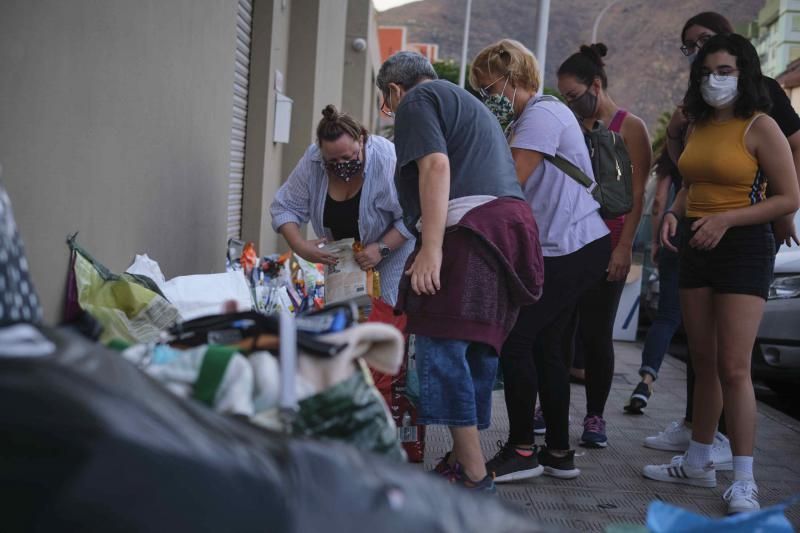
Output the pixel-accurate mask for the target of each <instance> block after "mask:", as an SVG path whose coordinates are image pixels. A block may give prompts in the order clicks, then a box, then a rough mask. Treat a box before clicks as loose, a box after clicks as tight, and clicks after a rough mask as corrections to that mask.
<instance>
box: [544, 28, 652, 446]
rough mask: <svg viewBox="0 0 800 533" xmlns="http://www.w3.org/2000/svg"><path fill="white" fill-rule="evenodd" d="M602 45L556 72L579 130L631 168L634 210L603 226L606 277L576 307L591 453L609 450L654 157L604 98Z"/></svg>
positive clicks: (642, 131)
mask: <svg viewBox="0 0 800 533" xmlns="http://www.w3.org/2000/svg"><path fill="white" fill-rule="evenodd" d="M607 52H608V49H607V48H606V46H605V45H604V44H602V43H597V44H593V45H591V46H581V48H580V51H578V52H576V53H575V54H572V55H571V56H570V57H569V58H567V60H566V61H564V62H563V63H562V64H561V66H560V67H559V68H558V89H559V91H560V92H561V94H562V95H563V96H564V98H565V99H566V101H567V105H568V106H569V107H570V108H571V109H572V111H573V112H574V113H575V114H576V115H577V116H578V119H579V120H580V121H581V123H582V125H583V127H584V128H585V129H587V130H591V129H592V127H593V126H594V124H595V122H597V121H601V122H603V123H604V124H606V125H607V127H608V129H609V130H611V131H613V132H616V133H619V135H620V136H621V137H622V140H623V142H624V143H625V146H626V148H627V149H628V153H629V154H630V157H631V163H632V164H633V209H632V210H631V212H630V213H628V214H627V215H625V216H621V217H618V218H614V219H611V220H606V221H605V222H606V225H607V226H608V228H609V230H610V231H611V249H612V252H611V259H610V260H609V263H608V276H607V277H606V278H605V279H603V280H600V281H599V282H598V283H596V284H595V285H594V286H593V287H592V288H591V289H590V290H589V291H587V292H586V293H585V294H584V295H583V296H582V298H581V300H580V302H579V303H578V309H577V321H576V323H577V335H576V341H577V342H576V347H577V349H578V350H581V351H582V354H583V361H584V365H585V368H586V372H585V375H586V417H585V418H584V420H583V426H584V431H583V435H582V437H581V444H582V445H584V446H588V447H593V448H604V447H606V446H607V445H608V438H607V437H606V431H605V424H606V423H605V420H604V419H603V411H604V410H605V405H606V401H607V400H608V394H609V392H610V391H611V381H612V379H613V377H614V342H613V338H612V333H613V330H614V319H615V317H616V315H617V308H618V307H619V300H620V296H621V295H622V289H623V288H624V287H625V278H626V277H627V276H628V271H629V270H630V268H631V258H632V254H633V240H634V238H635V236H636V228H637V227H638V226H639V221H640V220H641V218H642V204H643V199H644V187H645V183H646V182H647V177H648V173H649V172H650V165H651V161H652V157H653V152H652V149H651V147H650V138H649V136H648V134H647V127H646V126H645V124H644V121H642V119H640V118H639V117H637V116H636V115H634V114H632V113H630V112H628V111H626V110H624V109H622V108H620V107H619V106H618V105H617V104H616V103H615V102H614V100H613V99H612V98H611V96H610V95H609V94H608V91H607V89H608V77H607V76H606V72H605V63H604V62H603V58H604V57H605V56H606V54H607Z"/></svg>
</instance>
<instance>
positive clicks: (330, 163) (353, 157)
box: [322, 148, 361, 170]
mask: <svg viewBox="0 0 800 533" xmlns="http://www.w3.org/2000/svg"><path fill="white" fill-rule="evenodd" d="M360 154H361V149H360V148H359V149H358V150H357V151H356V152H355V153H353V155H351V156H350V157H349V158H347V159H344V158H341V159H338V160H334V161H328V160H325V159H323V160H322V164H323V165H325V168H327V169H328V170H334V169H335V168H336V165H338V164H339V163H349V162H351V161H357V160H358V156H359V155H360Z"/></svg>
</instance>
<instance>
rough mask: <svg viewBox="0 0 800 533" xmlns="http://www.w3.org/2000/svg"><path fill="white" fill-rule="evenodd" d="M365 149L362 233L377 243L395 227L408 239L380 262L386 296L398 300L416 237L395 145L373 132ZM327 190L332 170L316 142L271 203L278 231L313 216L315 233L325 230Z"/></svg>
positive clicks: (364, 238) (312, 222)
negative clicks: (399, 182) (407, 218)
mask: <svg viewBox="0 0 800 533" xmlns="http://www.w3.org/2000/svg"><path fill="white" fill-rule="evenodd" d="M366 153H367V155H366V161H365V167H364V185H363V187H362V189H361V203H360V205H359V220H358V230H359V233H360V235H361V238H362V240H363V242H364V244H372V243H374V242H378V240H380V238H381V237H382V236H383V235H384V234H385V233H386V231H388V230H389V229H390V228H391V227H395V228H397V230H398V231H399V232H400V233H402V234H403V236H405V237H406V238H407V239H408V240H407V241H406V242H405V244H404V245H403V246H401V247H400V248H398V249H396V250H394V251H392V253H391V254H390V255H389V257H387V258H386V259H384V260H383V261H381V262H380V264H379V265H378V272H380V275H381V294H382V295H383V300H385V301H386V302H387V303H389V304H391V305H394V304H395V302H396V300H397V287H398V285H399V284H400V278H401V277H402V275H403V268H404V267H405V262H406V259H407V258H408V256H409V254H410V253H411V252H412V251H413V250H414V238H413V236H412V235H411V234H410V233H409V231H408V229H407V228H406V227H405V224H403V218H402V215H403V210H402V209H401V208H400V203H399V201H398V199H397V191H396V190H395V186H394V174H395V164H396V162H397V158H396V156H395V152H394V145H393V144H392V143H391V142H389V141H388V140H386V139H384V138H383V137H378V136H374V135H371V136H369V137H368V139H367V150H366ZM327 193H328V174H327V172H325V167H324V163H323V161H322V155H321V153H320V150H319V147H318V146H317V145H316V144H312V145H311V146H309V147H308V150H306V153H305V154H303V157H302V159H300V162H299V163H297V166H296V167H295V168H294V170H293V171H292V173H291V174H290V175H289V178H288V179H287V180H286V183H284V184H283V185H282V186H281V188H280V189H279V190H278V192H277V194H276V195H275V200H273V202H272V205H271V206H270V209H269V210H270V214H271V215H272V228H273V229H274V230H275V231H278V230H279V229H280V227H281V226H283V225H284V224H287V223H289V222H294V223H295V224H298V225H303V224H305V223H307V222H311V227H312V228H313V229H314V233H316V234H317V235H319V236H322V235H324V234H325V232H324V229H323V225H322V215H323V213H324V210H325V197H326V195H327Z"/></svg>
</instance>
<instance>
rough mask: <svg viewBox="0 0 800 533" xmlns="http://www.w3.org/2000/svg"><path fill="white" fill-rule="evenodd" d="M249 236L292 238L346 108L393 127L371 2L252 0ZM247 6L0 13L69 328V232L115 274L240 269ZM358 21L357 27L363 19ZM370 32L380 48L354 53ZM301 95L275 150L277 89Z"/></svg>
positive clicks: (24, 170)
mask: <svg viewBox="0 0 800 533" xmlns="http://www.w3.org/2000/svg"><path fill="white" fill-rule="evenodd" d="M252 1H253V35H252V44H251V61H250V96H249V101H248V117H247V120H248V122H247V142H246V158H245V175H244V200H243V218H242V238H243V239H245V240H248V241H253V242H255V243H256V245H257V247H258V251H259V252H260V253H262V254H267V253H271V252H276V251H284V250H285V249H286V243H285V242H284V241H283V240H282V239H281V238H280V237H279V236H278V235H276V234H275V233H274V232H273V231H272V228H271V224H270V222H271V220H270V216H269V211H268V209H269V205H270V203H271V202H272V199H273V198H274V195H275V192H276V191H277V189H278V187H279V186H280V185H281V183H283V181H284V180H285V178H286V177H287V176H288V174H289V173H290V172H291V170H292V169H293V168H294V166H295V165H296V163H297V161H298V160H299V158H300V157H301V156H302V154H303V152H304V151H305V149H306V148H307V147H308V145H309V143H311V142H313V140H314V132H315V130H316V125H317V122H318V121H319V118H320V116H321V115H320V111H321V110H322V108H323V107H324V106H325V105H326V104H328V103H333V104H335V105H336V106H338V107H340V108H344V109H346V110H347V111H349V112H351V113H353V114H354V115H356V116H357V117H358V118H359V119H361V120H363V121H364V122H365V124H367V125H368V127H371V128H372V127H373V126H372V125H373V124H374V123H375V122H376V121H377V109H376V106H375V98H376V95H375V89H374V87H373V79H374V78H373V76H374V75H375V74H376V73H377V69H378V68H379V67H380V63H379V61H380V60H379V45H378V40H377V27H376V22H375V15H374V10H373V7H372V3H371V1H370V0H351V1H350V2H348V0H252ZM236 9H237V0H170V1H169V2H163V1H161V0H138V1H137V2H124V1H122V0H105V1H104V2H96V1H93V0H71V1H70V2H63V1H59V0H39V1H37V2H30V1H28V0H7V1H4V2H0V72H3V75H2V76H0V117H2V118H0V164H2V165H3V168H4V174H3V177H2V179H3V182H4V184H5V185H6V188H7V189H8V191H9V194H10V195H11V198H12V201H13V203H14V208H15V212H16V214H17V218H18V223H19V226H20V230H21V232H22V235H23V238H24V239H25V241H26V245H27V249H28V256H29V258H30V263H31V267H32V274H33V278H34V282H35V283H36V286H37V289H38V291H39V293H40V295H41V296H42V300H43V303H44V305H45V312H46V318H47V320H48V321H50V322H55V321H57V320H58V319H59V317H60V310H61V304H62V297H63V294H64V287H65V280H66V271H67V266H68V265H67V263H68V248H67V246H66V244H65V239H66V236H67V234H69V233H72V232H75V231H78V232H80V235H79V237H78V240H79V242H80V243H81V244H82V245H83V246H84V247H85V248H86V249H87V250H89V251H90V252H92V253H93V254H94V255H95V256H96V257H97V259H98V260H100V261H101V262H103V263H105V264H106V265H107V266H108V267H109V268H111V269H112V270H114V271H122V270H124V269H125V268H126V267H127V266H128V264H129V263H130V261H131V260H132V258H133V255H134V254H135V253H143V252H146V253H148V254H149V255H150V256H151V257H153V258H154V259H156V260H158V261H159V262H160V263H161V266H162V268H163V270H164V272H165V274H166V275H167V276H168V277H172V276H176V275H183V274H192V273H209V272H215V271H220V270H221V269H222V268H223V266H224V254H225V240H226V218H227V212H226V208H227V178H228V171H229V163H230V135H231V124H232V104H233V78H234V51H235V46H236ZM348 21H349V22H348ZM356 35H358V36H360V37H362V38H364V39H366V41H367V50H365V51H363V52H356V51H355V50H353V49H352V47H351V46H350V44H351V41H352V38H353V37H355V36H356ZM277 92H282V93H284V94H286V95H287V96H289V97H291V98H292V99H293V100H294V106H293V113H292V117H291V139H290V142H289V144H278V143H275V142H273V141H274V139H273V132H274V124H275V99H276V93H277Z"/></svg>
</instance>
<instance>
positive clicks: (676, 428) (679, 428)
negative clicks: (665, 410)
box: [643, 420, 692, 452]
mask: <svg viewBox="0 0 800 533" xmlns="http://www.w3.org/2000/svg"><path fill="white" fill-rule="evenodd" d="M691 438H692V430H691V428H689V427H687V426H686V424H684V423H683V420H675V421H673V422H671V423H670V425H669V426H667V429H665V430H664V431H662V432H661V433H659V434H658V435H655V436H652V437H645V439H644V443H643V444H644V446H645V447H647V448H653V449H654V450H665V451H668V452H685V451H686V450H688V449H689V441H690V440H691Z"/></svg>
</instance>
